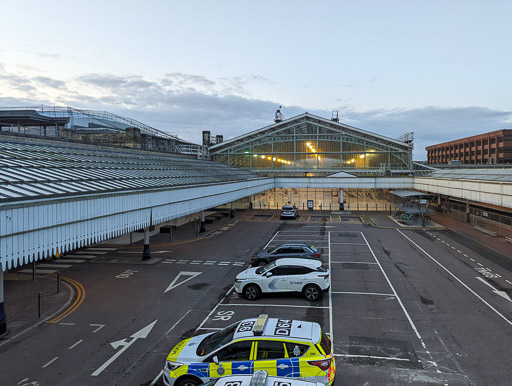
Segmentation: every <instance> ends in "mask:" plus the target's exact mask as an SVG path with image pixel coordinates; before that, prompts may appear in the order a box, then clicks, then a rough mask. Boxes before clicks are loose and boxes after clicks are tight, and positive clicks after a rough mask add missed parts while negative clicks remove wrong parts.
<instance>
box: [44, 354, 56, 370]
mask: <svg viewBox="0 0 512 386" xmlns="http://www.w3.org/2000/svg"><path fill="white" fill-rule="evenodd" d="M57 359H59V357H55V358H53V359H52V360H51V361H50V362H48V363H46V364H45V365H43V369H45V368H46V367H48V366H50V365H51V364H52V363H53V362H55V361H56V360H57Z"/></svg>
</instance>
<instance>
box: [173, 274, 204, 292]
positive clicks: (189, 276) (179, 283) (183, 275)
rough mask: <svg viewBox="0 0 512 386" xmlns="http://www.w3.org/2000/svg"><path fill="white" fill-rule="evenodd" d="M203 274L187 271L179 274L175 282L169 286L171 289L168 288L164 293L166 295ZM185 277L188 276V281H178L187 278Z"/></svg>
mask: <svg viewBox="0 0 512 386" xmlns="http://www.w3.org/2000/svg"><path fill="white" fill-rule="evenodd" d="M200 274H202V272H187V271H181V272H180V273H178V276H176V277H175V278H174V280H173V281H172V282H171V284H169V287H167V289H166V290H165V291H164V293H166V292H167V291H170V290H172V289H173V288H176V287H178V286H179V285H182V284H183V283H186V282H187V281H189V280H190V279H193V278H195V277H196V276H198V275H200ZM185 276H188V277H187V278H186V279H184V280H182V281H180V282H178V280H179V279H180V278H181V277H185Z"/></svg>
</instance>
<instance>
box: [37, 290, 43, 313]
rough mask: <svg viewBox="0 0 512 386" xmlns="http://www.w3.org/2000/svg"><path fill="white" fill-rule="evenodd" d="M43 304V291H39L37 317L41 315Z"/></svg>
mask: <svg viewBox="0 0 512 386" xmlns="http://www.w3.org/2000/svg"><path fill="white" fill-rule="evenodd" d="M41 311H42V305H41V292H38V293H37V317H38V318H40V317H41Z"/></svg>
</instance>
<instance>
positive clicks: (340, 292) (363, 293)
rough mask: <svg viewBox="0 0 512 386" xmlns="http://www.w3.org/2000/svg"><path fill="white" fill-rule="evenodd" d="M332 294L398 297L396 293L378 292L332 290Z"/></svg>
mask: <svg viewBox="0 0 512 386" xmlns="http://www.w3.org/2000/svg"><path fill="white" fill-rule="evenodd" d="M331 293H332V294H341V295H374V296H388V297H389V296H392V297H396V295H394V294H380V293H377V292H349V291H331Z"/></svg>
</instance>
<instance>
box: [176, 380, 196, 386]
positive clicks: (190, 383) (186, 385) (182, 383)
mask: <svg viewBox="0 0 512 386" xmlns="http://www.w3.org/2000/svg"><path fill="white" fill-rule="evenodd" d="M200 384H201V382H200V381H199V380H197V379H195V378H183V379H180V380H179V381H178V382H176V383H175V384H174V386H199V385H200Z"/></svg>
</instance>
